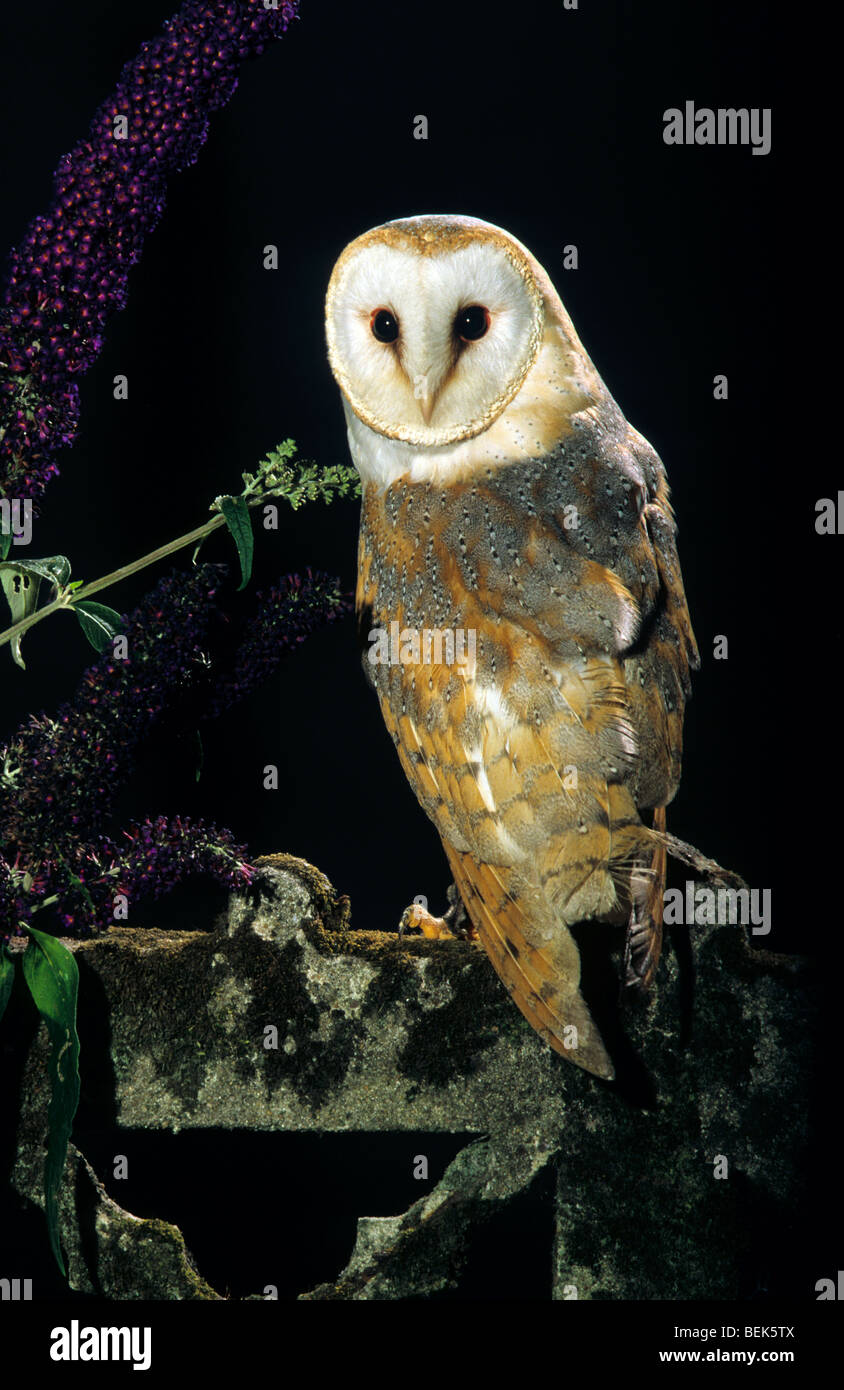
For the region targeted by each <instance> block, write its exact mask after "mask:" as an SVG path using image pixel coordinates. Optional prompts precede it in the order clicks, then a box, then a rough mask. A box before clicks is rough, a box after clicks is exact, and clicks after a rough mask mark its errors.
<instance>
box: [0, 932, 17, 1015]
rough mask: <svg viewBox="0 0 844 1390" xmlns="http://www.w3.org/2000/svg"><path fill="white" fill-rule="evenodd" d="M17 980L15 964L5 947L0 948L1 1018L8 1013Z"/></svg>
mask: <svg viewBox="0 0 844 1390" xmlns="http://www.w3.org/2000/svg"><path fill="white" fill-rule="evenodd" d="M14 978H15V962H14V961H13V960H12V957H11V956H10V955H9V952H8V951H7V950H6V947H5V946H0V1018H2V1017H3V1014H4V1013H5V1011H6V1005H7V1004H8V1002H9V995H10V994H11V992H12V983H13V981H14Z"/></svg>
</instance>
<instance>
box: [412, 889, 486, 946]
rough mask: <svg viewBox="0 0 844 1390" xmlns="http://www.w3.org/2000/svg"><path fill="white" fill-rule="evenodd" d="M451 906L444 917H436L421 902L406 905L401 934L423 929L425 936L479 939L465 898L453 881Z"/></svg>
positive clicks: (432, 937) (449, 895)
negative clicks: (464, 903) (465, 904)
mask: <svg viewBox="0 0 844 1390" xmlns="http://www.w3.org/2000/svg"><path fill="white" fill-rule="evenodd" d="M447 896H448V901H449V903H450V907H449V908H448V911H447V912H444V913H443V915H442V917H434V916H433V915H432V914H431V913H430V912H429V911H428V909H427V908H426V907H423V906H422V904H421V903H411V904H410V907H406V908H405V910H404V912H403V913H402V915H401V921H400V922H399V936H405V935H406V934H407V933H408V932H410V931H413V930H416V931H421V933H422V935H423V936H427V937H430V938H431V939H432V940H436V941H443V940H448V939H449V938H451V939H454V938H456V939H457V940H459V941H477V940H478V933H477V932H476V931H475V928H474V927H473V926H472V923H471V920H470V918H469V914H468V913H467V911H466V909H465V907H464V906H463V899H462V898H461V896H460V894H459V892H458V891H457V885H456V884H455V883H452V884H451V886H450V888H449V889H448V895H447Z"/></svg>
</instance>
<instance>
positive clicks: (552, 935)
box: [445, 843, 615, 1081]
mask: <svg viewBox="0 0 844 1390" xmlns="http://www.w3.org/2000/svg"><path fill="white" fill-rule="evenodd" d="M445 850H446V853H447V855H448V860H449V864H450V865H451V871H452V873H453V874H454V879H455V882H456V884H457V887H458V889H459V891H460V895H461V897H462V899H463V901H464V903H465V905H466V910H467V912H468V913H469V916H470V918H471V919H472V922H473V923H474V926H475V928H476V930H477V932H478V935H479V936H480V939H481V942H482V944H483V946H484V948H485V950H486V953H487V955H488V956H489V958H490V960H491V961H492V964H493V966H494V967H495V969H496V971H497V973H498V975H499V976H500V978H501V980H502V981H503V983H504V985H505V986H506V988H507V989H508V990H509V992H510V994H511V995H512V998H513V1001H514V1003H516V1004H517V1005H518V1007H519V1009H520V1010H521V1012H522V1013H523V1014H524V1016H525V1018H526V1019H527V1020H528V1022H529V1023H530V1024H531V1026H532V1027H533V1028H535V1029H536V1031H537V1033H539V1035H540V1036H541V1037H542V1038H544V1039H545V1041H546V1042H547V1043H548V1044H549V1045H550V1046H551V1047H552V1048H554V1050H555V1051H556V1052H559V1053H561V1054H562V1056H564V1057H566V1058H567V1059H568V1061H570V1062H574V1063H575V1064H576V1065H577V1066H580V1067H583V1068H584V1069H585V1070H586V1071H589V1072H592V1073H593V1074H594V1075H595V1076H600V1077H603V1078H604V1079H605V1080H607V1081H611V1080H612V1079H613V1077H614V1076H615V1070H614V1068H613V1064H612V1062H611V1061H610V1058H609V1055H608V1053H607V1050H606V1048H605V1047H604V1044H603V1042H602V1040H601V1036H600V1034H599V1032H598V1030H597V1028H596V1027H595V1024H594V1022H593V1020H592V1017H591V1015H590V1013H589V1010H588V1008H587V1007H586V1003H585V1001H584V999H583V997H582V995H581V993H580V990H579V988H578V985H579V983H580V956H579V952H578V950H577V946H576V945H575V942H574V939H573V938H572V936H571V935H570V933H569V931H568V929H567V928H566V927H565V926H563V924H562V922H561V921H560V919H559V917H558V916H557V914H556V913H555V912H554V910H553V908H552V907H551V904H550V903H549V902H548V900H547V898H546V897H545V895H544V894H543V893H542V892H541V891H540V890H539V889H534V888H532V887H531V886H530V885H528V884H526V883H525V882H524V880H521V879H518V878H517V876H515V875H514V874H513V873H512V871H511V870H509V869H507V868H505V867H503V866H501V865H498V866H496V865H492V864H480V863H479V862H478V860H477V859H475V858H474V856H473V855H471V854H464V853H461V852H460V851H458V850H454V849H452V848H451V847H450V846H449V845H448V844H447V843H446V844H445ZM540 940H541V942H542V944H541V945H540V944H538V943H539V941H540Z"/></svg>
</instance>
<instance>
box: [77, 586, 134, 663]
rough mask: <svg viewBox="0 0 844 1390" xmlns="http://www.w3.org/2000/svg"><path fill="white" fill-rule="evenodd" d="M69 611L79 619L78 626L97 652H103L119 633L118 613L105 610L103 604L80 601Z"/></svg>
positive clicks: (120, 620) (119, 620)
mask: <svg viewBox="0 0 844 1390" xmlns="http://www.w3.org/2000/svg"><path fill="white" fill-rule="evenodd" d="M71 611H72V612H73V613H75V614H76V616H77V618H78V619H79V625H80V627H81V628H82V631H83V632H84V633H85V636H86V637H87V638H88V641H89V642H90V643H91V646H92V647H95V648H96V650H97V651H98V652H102V651H105V649H106V647H107V646H108V644H109V642H110V641H111V639H112V638H113V637H115V636H116V635H117V633H118V632H119V631H120V624H121V622H122V619H121V616H120V614H119V613H115V611H114V609H113V608H107V607H106V605H105V604H104V603H92V602H91V600H90V599H87V598H84V599H80V600H79V602H78V603H74V605H73V607H72V609H71Z"/></svg>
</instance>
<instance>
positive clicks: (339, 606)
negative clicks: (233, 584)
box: [206, 569, 352, 719]
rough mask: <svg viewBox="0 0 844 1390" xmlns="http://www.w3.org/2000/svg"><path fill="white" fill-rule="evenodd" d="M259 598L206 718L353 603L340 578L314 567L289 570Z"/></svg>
mask: <svg viewBox="0 0 844 1390" xmlns="http://www.w3.org/2000/svg"><path fill="white" fill-rule="evenodd" d="M256 598H257V601H258V612H257V613H256V614H255V617H254V618H252V619H251V621H250V622H249V623H247V625H246V631H245V635H244V639H243V641H242V643H241V645H240V647H239V648H238V652H237V656H236V657H235V660H234V661H233V663H232V665H231V668H230V670H228V671H225V672H223V673H221V674H220V675H219V676H218V677H217V679H216V681H215V685H214V693H213V695H212V697H211V700H210V702H209V705H208V708H207V714H206V718H209V719H213V718H214V717H215V716H216V715H218V714H221V713H222V712H223V710H226V709H228V708H229V707H230V706H231V705H233V704H235V703H236V702H237V701H238V700H242V699H243V698H244V696H246V695H248V694H249V693H250V692H251V691H252V690H256V689H257V688H258V686H260V685H262V684H263V683H264V681H265V680H267V678H268V677H269V676H271V675H272V673H273V671H274V670H275V669H276V667H277V665H278V663H279V661H280V659H281V657H282V655H283V654H284V652H285V651H289V650H290V649H291V648H295V647H296V646H298V645H299V643H301V642H304V640H305V638H306V637H308V636H309V635H310V633H312V632H313V630H314V628H316V627H320V626H322V625H323V624H324V623H332V622H334V620H335V618H339V617H341V616H342V615H343V614H344V613H349V612H351V609H352V603H351V600H350V598H349V597H348V596H346V595H344V594H341V592H340V589H339V586H338V584H337V580H336V579H332V578H330V576H329V575H327V574H322V573H320V572H319V571H316V572H314V571H312V570H310V569H307V570H306V571H305V575H304V577H302V576H301V575H298V574H288V575H287V576H286V577H285V578H283V579H280V580H279V582H278V584H277V585H274V586H273V588H272V589H268V590H267V591H266V592H260V593H258V594H257V595H256Z"/></svg>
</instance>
